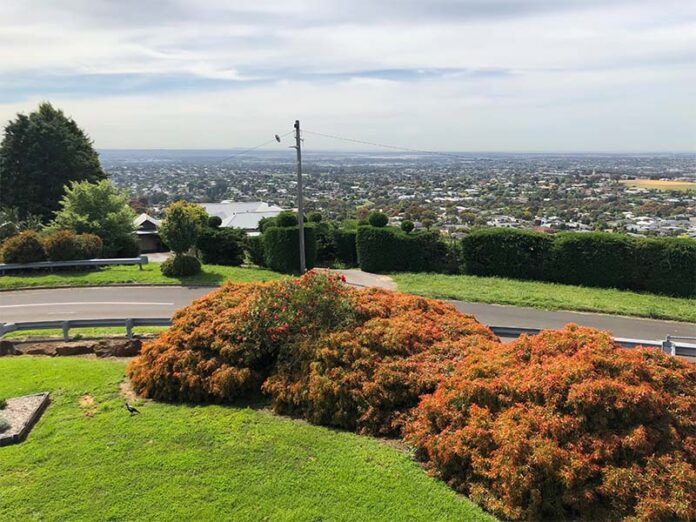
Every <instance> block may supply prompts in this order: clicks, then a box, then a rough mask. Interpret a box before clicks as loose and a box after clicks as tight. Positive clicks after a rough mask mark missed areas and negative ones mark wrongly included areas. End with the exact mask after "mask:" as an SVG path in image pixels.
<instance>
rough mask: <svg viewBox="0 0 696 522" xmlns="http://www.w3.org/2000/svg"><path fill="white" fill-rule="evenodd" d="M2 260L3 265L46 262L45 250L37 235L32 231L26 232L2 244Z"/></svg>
mask: <svg viewBox="0 0 696 522" xmlns="http://www.w3.org/2000/svg"><path fill="white" fill-rule="evenodd" d="M2 260H3V262H5V263H36V262H39V261H46V250H45V249H44V246H43V243H42V242H41V239H40V238H39V235H38V234H37V233H36V232H34V231H33V230H27V231H25V232H22V233H21V234H17V235H16V236H12V237H10V238H8V239H6V240H5V242H4V243H3V244H2Z"/></svg>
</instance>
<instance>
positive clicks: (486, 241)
mask: <svg viewBox="0 0 696 522" xmlns="http://www.w3.org/2000/svg"><path fill="white" fill-rule="evenodd" d="M552 244H553V239H552V237H551V236H549V235H548V234H543V233H539V232H532V231H528V230H513V229H509V228H484V229H479V230H475V231H473V232H471V233H470V234H468V235H467V236H465V237H464V238H463V239H462V260H463V263H464V266H465V271H466V273H468V274H475V275H482V276H499V277H511V278H515V279H543V278H544V276H545V271H544V269H545V268H546V266H545V265H546V261H547V260H548V259H549V251H550V249H551V245H552Z"/></svg>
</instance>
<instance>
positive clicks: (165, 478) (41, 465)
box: [0, 357, 493, 522]
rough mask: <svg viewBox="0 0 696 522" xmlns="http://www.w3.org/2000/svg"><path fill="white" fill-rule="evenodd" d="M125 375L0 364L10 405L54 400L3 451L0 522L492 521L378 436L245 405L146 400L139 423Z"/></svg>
mask: <svg viewBox="0 0 696 522" xmlns="http://www.w3.org/2000/svg"><path fill="white" fill-rule="evenodd" d="M123 373H124V363H123V362H120V361H110V360H94V359H84V358H72V357H64V358H58V359H49V358H39V357H13V358H0V375H2V376H4V378H2V379H0V396H2V397H12V396H16V395H23V394H28V393H34V392H39V391H50V392H51V397H52V403H51V405H50V406H49V407H48V409H47V411H46V412H45V413H44V416H43V418H42V419H41V420H40V422H39V423H38V424H37V425H36V427H35V428H34V430H33V432H32V433H31V434H30V435H29V438H28V439H27V440H26V441H25V442H23V443H22V444H19V445H14V446H7V447H2V448H0V492H2V493H1V494H0V520H8V521H9V520H12V521H15V522H17V521H30V520H42V521H62V520H80V521H83V520H84V521H90V520H95V521H96V520H110V521H117V520H139V521H140V520H235V521H245V520H253V521H257V520H303V521H304V520H317V521H318V520H349V521H357V520H385V521H393V520H424V521H434V520H493V519H492V518H491V517H489V516H488V515H486V514H485V513H483V512H482V511H481V510H480V509H479V508H477V507H476V506H475V505H473V504H472V503H471V502H469V501H468V500H467V499H465V498H463V497H461V496H458V495H456V494H455V493H454V492H453V491H451V490H450V489H449V488H448V487H447V486H446V485H445V484H444V483H442V482H439V481H436V480H435V479H432V478H430V477H428V476H427V475H426V474H425V472H424V471H423V470H422V469H421V467H420V466H419V464H418V463H416V462H414V461H413V460H412V459H411V458H410V457H409V455H408V454H406V453H405V452H403V451H400V450H398V449H396V448H394V447H391V446H389V445H387V444H385V443H384V442H381V441H379V440H376V439H372V438H368V437H361V436H358V435H354V434H351V433H346V432H341V431H335V430H330V429H326V428H322V427H318V426H312V425H309V424H306V423H304V422H300V421H296V420H292V419H289V418H284V417H278V416H275V415H273V414H271V413H269V412H267V411H265V410H257V409H251V408H245V407H225V406H186V405H174V404H162V403H154V402H147V403H145V404H140V403H137V405H138V407H139V409H140V410H141V412H142V414H141V415H138V416H134V417H130V416H129V415H128V414H127V413H126V411H125V409H124V408H123V402H122V398H121V397H120V396H119V383H120V382H121V381H122V379H123ZM85 394H89V395H91V396H92V397H93V398H94V405H93V406H92V407H87V408H85V407H83V406H81V405H80V397H81V396H83V395H85ZM89 412H91V414H92V416H88V413H89Z"/></svg>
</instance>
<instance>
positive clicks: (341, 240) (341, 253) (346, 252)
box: [333, 228, 358, 266]
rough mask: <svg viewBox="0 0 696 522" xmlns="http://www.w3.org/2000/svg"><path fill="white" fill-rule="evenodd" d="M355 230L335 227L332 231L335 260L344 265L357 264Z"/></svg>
mask: <svg viewBox="0 0 696 522" xmlns="http://www.w3.org/2000/svg"><path fill="white" fill-rule="evenodd" d="M357 235H358V231H357V230H344V229H340V228H338V229H336V230H334V231H333V242H334V247H335V252H336V260H337V261H339V262H340V263H343V264H344V265H346V266H357V264H358V250H357V247H356V245H355V241H356V237H357Z"/></svg>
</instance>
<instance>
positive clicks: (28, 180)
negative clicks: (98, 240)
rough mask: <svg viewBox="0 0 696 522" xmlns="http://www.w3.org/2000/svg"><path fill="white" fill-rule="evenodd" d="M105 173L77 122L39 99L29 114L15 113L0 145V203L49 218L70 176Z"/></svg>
mask: <svg viewBox="0 0 696 522" xmlns="http://www.w3.org/2000/svg"><path fill="white" fill-rule="evenodd" d="M105 178H106V174H105V173H104V171H103V170H102V168H101V165H100V163H99V156H98V154H97V152H96V151H95V150H94V148H93V147H92V141H91V140H90V139H89V138H88V137H87V135H86V134H85V133H84V132H83V131H82V129H80V128H79V127H78V126H77V123H75V121H74V120H73V119H71V118H68V117H66V116H65V114H63V111H61V110H58V109H55V108H53V106H51V104H50V103H42V104H41V105H39V108H38V110H37V111H35V112H32V113H31V114H29V116H26V115H24V114H18V115H17V118H16V119H15V120H13V121H11V122H10V123H9V124H8V125H7V127H5V135H4V137H3V140H2V144H0V207H16V208H17V209H18V211H19V214H20V217H24V216H27V215H29V214H36V215H39V216H41V217H42V218H43V219H44V220H48V219H49V218H51V217H52V216H53V212H54V211H56V210H57V209H58V208H59V205H58V202H59V201H60V198H61V196H62V195H63V187H64V186H65V185H67V184H68V183H69V182H70V181H89V182H96V181H100V180H102V179H105Z"/></svg>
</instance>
